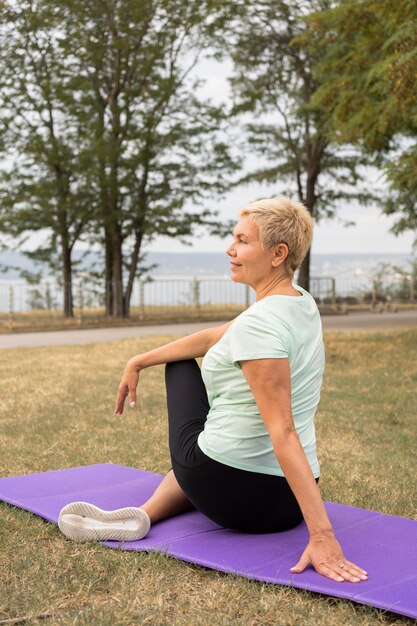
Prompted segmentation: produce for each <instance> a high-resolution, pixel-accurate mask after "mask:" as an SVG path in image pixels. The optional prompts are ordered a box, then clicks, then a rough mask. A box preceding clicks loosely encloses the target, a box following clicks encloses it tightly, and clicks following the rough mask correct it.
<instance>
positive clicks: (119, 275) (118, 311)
mask: <svg viewBox="0 0 417 626" xmlns="http://www.w3.org/2000/svg"><path fill="white" fill-rule="evenodd" d="M112 257H113V266H112V268H113V272H112V274H113V275H112V291H113V307H112V316H113V317H124V307H123V254H122V237H121V233H120V227H119V226H118V225H116V224H115V225H114V226H113V231H112Z"/></svg>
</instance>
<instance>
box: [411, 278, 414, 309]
mask: <svg viewBox="0 0 417 626" xmlns="http://www.w3.org/2000/svg"><path fill="white" fill-rule="evenodd" d="M410 302H414V274H410Z"/></svg>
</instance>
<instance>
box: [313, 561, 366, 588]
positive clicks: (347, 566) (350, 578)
mask: <svg viewBox="0 0 417 626" xmlns="http://www.w3.org/2000/svg"><path fill="white" fill-rule="evenodd" d="M317 572H318V573H319V574H323V575H324V576H327V578H331V579H332V580H335V581H336V582H340V583H341V582H344V581H347V582H350V583H359V582H361V581H363V580H368V575H367V573H366V572H365V570H363V569H362V568H360V567H358V566H357V565H355V564H354V563H350V561H346V559H343V560H342V561H340V562H339V563H332V564H330V563H329V564H325V563H321V564H320V565H319V567H318V568H317Z"/></svg>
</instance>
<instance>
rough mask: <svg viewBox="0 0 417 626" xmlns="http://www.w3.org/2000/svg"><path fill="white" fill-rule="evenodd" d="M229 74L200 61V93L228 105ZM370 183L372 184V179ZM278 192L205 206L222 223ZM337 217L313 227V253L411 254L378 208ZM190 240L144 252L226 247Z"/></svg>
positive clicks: (156, 244)
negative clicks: (250, 203) (216, 214)
mask: <svg viewBox="0 0 417 626" xmlns="http://www.w3.org/2000/svg"><path fill="white" fill-rule="evenodd" d="M230 72H231V64H230V62H221V63H220V62H217V61H214V60H211V59H204V60H202V61H200V63H199V64H198V65H197V67H196V69H195V74H196V75H198V77H199V78H201V79H203V80H205V85H204V87H203V88H202V89H201V94H202V95H203V96H204V97H207V98H210V99H212V100H213V102H215V103H216V104H219V103H221V102H227V101H228V100H229V99H230V89H229V85H228V81H227V77H228V75H230ZM369 184H370V185H373V184H374V181H372V180H371V177H370V180H369ZM278 191H279V190H278V189H274V188H273V187H271V186H265V185H259V184H252V185H250V186H249V185H247V186H245V187H241V188H239V189H235V190H233V191H231V192H230V193H229V194H228V195H227V196H225V198H223V199H222V200H220V201H215V200H213V201H212V203H210V204H208V208H211V209H217V210H218V211H219V219H221V220H230V219H235V218H236V216H237V214H238V211H239V209H240V208H242V207H243V206H244V205H245V204H248V203H249V202H251V201H253V200H256V199H259V198H263V197H271V196H272V195H276V194H277V192H278ZM337 216H338V217H337V218H335V219H332V220H322V221H320V223H318V224H316V225H315V229H314V238H313V246H312V251H313V253H314V252H315V253H318V254H334V253H354V254H366V253H382V254H384V253H386V254H392V253H405V254H408V253H411V250H412V245H413V241H414V238H415V237H414V236H413V233H411V232H409V233H404V234H402V235H400V236H395V235H394V234H393V233H392V232H390V229H391V227H392V226H393V224H394V222H395V217H394V216H387V215H383V214H382V213H381V211H380V210H379V209H378V208H377V207H360V206H357V205H356V206H355V205H353V204H351V205H345V206H340V207H338V211H337ZM348 221H350V222H351V221H353V222H355V226H349V227H345V226H344V223H345V222H348ZM192 241H193V245H192V246H191V247H190V246H185V245H184V244H181V242H179V241H176V240H174V239H170V238H167V237H159V238H157V239H155V240H154V241H153V242H152V243H151V244H149V246H147V249H148V250H149V251H153V252H161V251H165V252H193V251H196V246H197V245H198V251H199V252H218V251H223V250H224V249H225V244H226V240H223V239H220V238H218V237H209V236H205V235H204V233H201V232H200V233H199V234H198V237H195V238H194V240H192Z"/></svg>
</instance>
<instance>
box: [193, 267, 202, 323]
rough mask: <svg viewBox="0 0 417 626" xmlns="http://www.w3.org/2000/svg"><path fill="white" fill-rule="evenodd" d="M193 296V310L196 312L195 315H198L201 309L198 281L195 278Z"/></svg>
mask: <svg viewBox="0 0 417 626" xmlns="http://www.w3.org/2000/svg"><path fill="white" fill-rule="evenodd" d="M193 296H194V306H195V310H196V312H197V315H200V312H201V308H200V281H199V280H198V278H197V276H195V277H194V282H193Z"/></svg>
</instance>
